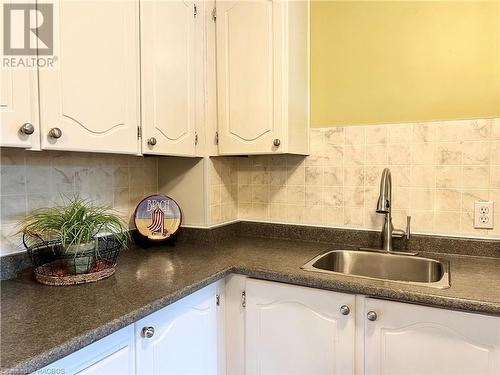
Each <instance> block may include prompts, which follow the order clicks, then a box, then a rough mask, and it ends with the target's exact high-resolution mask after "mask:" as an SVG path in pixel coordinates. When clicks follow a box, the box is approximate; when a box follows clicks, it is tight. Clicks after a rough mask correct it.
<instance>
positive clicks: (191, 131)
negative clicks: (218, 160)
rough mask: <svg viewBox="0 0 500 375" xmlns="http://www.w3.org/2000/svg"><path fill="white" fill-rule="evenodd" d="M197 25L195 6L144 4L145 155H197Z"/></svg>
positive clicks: (142, 40) (142, 67) (142, 64)
mask: <svg viewBox="0 0 500 375" xmlns="http://www.w3.org/2000/svg"><path fill="white" fill-rule="evenodd" d="M194 26H195V5H194V3H193V2H192V1H144V2H142V3H141V42H142V43H141V54H142V60H141V69H142V105H143V107H142V118H143V137H142V150H143V153H145V154H159V155H181V156H194V155H195V64H194V57H195V53H194V47H195V41H194V32H195V29H194ZM150 139H154V140H155V141H156V142H155V144H154V145H153V144H152V143H151V142H148V141H149V140H150Z"/></svg>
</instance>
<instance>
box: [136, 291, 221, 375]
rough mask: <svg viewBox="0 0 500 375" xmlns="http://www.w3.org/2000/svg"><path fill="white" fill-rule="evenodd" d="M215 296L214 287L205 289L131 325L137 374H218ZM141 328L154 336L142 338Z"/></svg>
mask: <svg viewBox="0 0 500 375" xmlns="http://www.w3.org/2000/svg"><path fill="white" fill-rule="evenodd" d="M216 295H217V285H216V284H212V285H209V286H208V287H205V288H204V289H201V290H199V291H197V292H195V293H193V294H191V295H190V296H188V297H185V298H183V299H181V300H180V301H177V302H175V303H174V304H172V305H169V306H167V307H165V308H164V309H162V310H160V311H157V312H156V313H153V314H151V315H149V316H147V317H146V318H144V319H141V320H140V321H138V322H137V323H135V327H136V328H135V337H136V358H137V373H138V374H141V375H148V374H155V375H156V374H158V375H160V374H161V375H167V374H172V375H181V374H190V375H194V374H219V373H222V369H223V366H222V364H221V363H220V361H219V358H218V356H219V346H220V345H221V344H222V340H223V336H222V335H220V333H219V331H220V329H221V327H220V325H219V324H218V313H219V312H218V310H217V309H218V308H219V307H218V306H217V304H216ZM219 323H220V320H219ZM144 327H153V328H154V335H153V336H152V337H150V338H147V337H143V335H142V329H143V328H144Z"/></svg>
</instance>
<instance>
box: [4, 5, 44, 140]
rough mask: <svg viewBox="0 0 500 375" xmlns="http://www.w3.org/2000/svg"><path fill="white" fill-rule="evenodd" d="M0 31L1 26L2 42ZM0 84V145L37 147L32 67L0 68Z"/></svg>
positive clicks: (37, 131)
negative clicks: (29, 68)
mask: <svg viewBox="0 0 500 375" xmlns="http://www.w3.org/2000/svg"><path fill="white" fill-rule="evenodd" d="M26 3H29V1H26ZM3 32H4V28H3V25H2V27H0V41H2V42H3V39H4V35H3ZM0 86H1V87H0V116H1V117H0V119H1V121H0V146H2V147H21V148H27V149H39V148H40V128H39V123H38V84H37V71H36V69H31V70H28V69H24V68H9V67H1V68H0Z"/></svg>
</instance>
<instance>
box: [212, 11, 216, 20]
mask: <svg viewBox="0 0 500 375" xmlns="http://www.w3.org/2000/svg"><path fill="white" fill-rule="evenodd" d="M212 20H213V21H214V22H215V21H217V9H216V8H214V9H212Z"/></svg>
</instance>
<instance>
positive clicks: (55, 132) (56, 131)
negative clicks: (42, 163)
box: [49, 128, 62, 139]
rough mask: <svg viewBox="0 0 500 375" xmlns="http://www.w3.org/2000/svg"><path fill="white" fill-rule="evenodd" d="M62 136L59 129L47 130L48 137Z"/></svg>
mask: <svg viewBox="0 0 500 375" xmlns="http://www.w3.org/2000/svg"><path fill="white" fill-rule="evenodd" d="M61 136H62V130H61V129H59V128H52V129H50V130H49V137H51V138H55V139H57V138H61Z"/></svg>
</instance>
